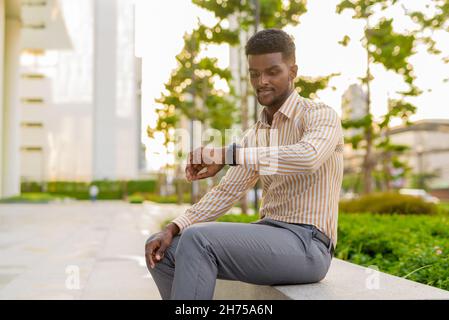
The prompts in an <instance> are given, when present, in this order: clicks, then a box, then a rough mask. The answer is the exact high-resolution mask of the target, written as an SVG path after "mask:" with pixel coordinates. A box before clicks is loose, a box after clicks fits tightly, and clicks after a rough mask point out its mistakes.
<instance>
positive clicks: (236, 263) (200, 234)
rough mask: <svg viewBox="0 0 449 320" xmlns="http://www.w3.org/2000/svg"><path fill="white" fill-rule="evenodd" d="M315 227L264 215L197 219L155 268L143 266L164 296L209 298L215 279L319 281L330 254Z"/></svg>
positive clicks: (267, 282) (264, 282)
mask: <svg viewBox="0 0 449 320" xmlns="http://www.w3.org/2000/svg"><path fill="white" fill-rule="evenodd" d="M315 232H317V229H316V228H315V227H314V226H311V225H295V224H290V223H285V222H280V221H277V220H273V219H269V218H264V219H262V220H259V221H256V222H252V223H234V222H201V223H196V224H194V225H192V226H189V227H188V228H186V229H185V230H184V231H183V232H182V233H181V234H180V235H177V236H175V237H174V238H173V242H172V243H171V245H170V246H169V247H168V248H167V250H166V251H165V254H164V257H163V259H162V260H161V261H160V262H158V263H156V265H155V267H154V269H151V268H150V267H149V264H148V262H147V267H148V270H149V271H150V273H151V276H152V277H153V279H154V281H155V282H156V285H157V287H158V289H159V293H160V294H161V297H162V299H164V300H168V299H172V300H180V299H182V300H210V299H212V298H213V295H214V290H215V283H216V279H217V278H218V279H226V280H238V281H242V282H247V283H253V284H258V285H282V284H302V283H313V282H319V281H320V280H322V279H323V278H324V277H325V275H326V273H327V271H328V270H329V266H330V263H331V259H332V255H331V252H330V248H327V247H326V245H325V244H324V243H323V242H321V241H320V240H318V239H316V238H315V237H314V234H315ZM153 237H154V235H152V236H150V238H149V239H148V240H147V242H148V241H150V240H151V239H153Z"/></svg>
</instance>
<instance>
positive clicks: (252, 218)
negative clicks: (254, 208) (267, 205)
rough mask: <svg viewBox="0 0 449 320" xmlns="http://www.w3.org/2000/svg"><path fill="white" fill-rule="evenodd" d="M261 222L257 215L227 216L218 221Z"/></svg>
mask: <svg viewBox="0 0 449 320" xmlns="http://www.w3.org/2000/svg"><path fill="white" fill-rule="evenodd" d="M257 220H259V215H257V214H229V213H228V214H225V215H223V216H221V217H220V218H218V219H217V221H220V222H244V223H250V222H253V221H257Z"/></svg>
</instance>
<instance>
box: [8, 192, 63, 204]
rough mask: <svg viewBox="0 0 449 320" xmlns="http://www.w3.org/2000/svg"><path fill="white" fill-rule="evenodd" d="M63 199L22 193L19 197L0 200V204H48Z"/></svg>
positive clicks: (44, 194) (56, 196)
mask: <svg viewBox="0 0 449 320" xmlns="http://www.w3.org/2000/svg"><path fill="white" fill-rule="evenodd" d="M64 198H65V197H64V196H61V195H54V194H49V193H42V192H39V193H34V192H29V193H23V194H21V195H20V196H14V197H9V198H4V199H0V203H49V202H51V201H55V200H63V199H64Z"/></svg>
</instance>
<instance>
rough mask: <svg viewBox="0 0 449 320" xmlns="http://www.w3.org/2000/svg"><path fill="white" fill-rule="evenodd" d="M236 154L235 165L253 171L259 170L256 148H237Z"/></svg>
mask: <svg viewBox="0 0 449 320" xmlns="http://www.w3.org/2000/svg"><path fill="white" fill-rule="evenodd" d="M236 152H237V155H236V160H237V165H241V166H243V167H245V168H249V169H253V170H255V171H258V170H259V154H258V148H237V150H236Z"/></svg>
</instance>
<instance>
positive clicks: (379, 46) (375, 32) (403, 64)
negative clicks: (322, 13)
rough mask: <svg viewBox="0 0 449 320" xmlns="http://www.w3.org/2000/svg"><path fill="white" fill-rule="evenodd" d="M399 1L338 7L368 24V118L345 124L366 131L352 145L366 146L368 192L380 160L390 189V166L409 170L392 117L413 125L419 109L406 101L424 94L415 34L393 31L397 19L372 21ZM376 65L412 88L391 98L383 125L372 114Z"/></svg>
mask: <svg viewBox="0 0 449 320" xmlns="http://www.w3.org/2000/svg"><path fill="white" fill-rule="evenodd" d="M397 2H398V1H397V0H344V1H342V2H341V3H340V4H339V5H338V6H337V13H342V12H343V11H345V10H350V11H352V12H353V14H354V15H353V18H354V19H363V20H364V21H365V29H364V37H363V39H362V45H363V47H364V49H365V52H366V61H367V63H366V72H365V76H364V77H363V78H362V79H361V82H362V84H364V85H365V87H366V93H367V99H366V111H365V116H364V117H363V118H361V119H356V120H351V119H349V120H344V121H343V126H344V128H362V129H363V133H361V134H359V135H355V136H353V137H351V138H350V140H349V142H350V143H352V146H353V148H355V149H357V148H360V147H361V144H363V148H364V150H365V152H364V158H363V165H362V166H363V180H364V189H363V190H364V193H370V192H371V191H372V188H373V171H374V170H375V168H376V165H377V163H378V161H379V159H383V165H384V169H383V171H384V174H385V179H386V184H385V185H386V188H387V189H388V188H390V183H389V181H390V180H391V175H390V172H391V167H390V165H391V164H392V163H394V165H395V166H403V167H404V168H405V167H406V164H405V163H403V162H401V161H399V158H398V157H397V154H399V153H401V152H403V151H405V150H406V147H405V146H402V145H393V144H392V143H391V141H390V137H389V125H390V121H391V120H392V118H395V117H400V118H401V119H402V120H403V121H404V123H409V118H410V116H411V115H412V114H413V113H415V111H416V107H415V106H413V105H412V104H411V103H410V102H408V101H406V99H407V97H411V96H417V95H419V94H420V93H421V91H420V90H419V88H417V87H416V86H415V84H414V80H415V75H414V74H413V66H412V65H411V64H410V63H409V61H408V60H409V58H410V57H411V56H412V55H413V54H414V53H415V45H416V35H415V34H413V33H411V34H402V33H398V32H396V31H395V30H393V25H392V23H393V19H387V18H385V17H382V18H380V19H378V21H376V22H375V23H373V21H372V20H373V16H374V14H375V13H379V12H382V11H384V10H386V9H387V8H389V7H390V6H393V5H395V4H396V3H397ZM349 41H350V38H349V36H345V37H344V39H343V40H342V41H340V44H342V45H344V46H346V45H347V44H348V43H349ZM372 64H381V65H382V66H383V67H384V68H385V69H386V70H390V71H393V72H395V73H397V74H399V75H401V76H402V77H403V79H404V83H405V84H406V85H407V86H408V89H407V90H405V91H400V92H396V93H395V95H396V98H395V99H389V106H388V110H389V111H388V112H387V113H386V114H385V115H384V116H383V117H382V118H383V120H382V122H381V123H380V124H376V123H375V122H374V120H373V115H372V112H371V86H370V84H371V82H372V80H373V79H374V77H373V74H372V72H371V69H372ZM376 142H377V144H376ZM375 149H377V150H378V151H380V152H381V156H379V155H376V154H375V152H376V150H375ZM393 153H394V155H393ZM393 157H394V159H393ZM393 160H394V161H393Z"/></svg>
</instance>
